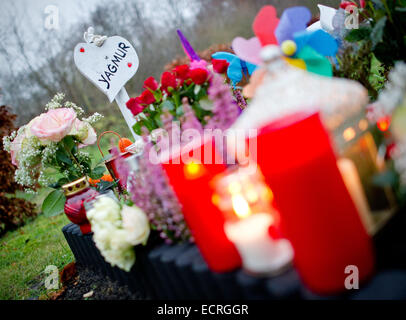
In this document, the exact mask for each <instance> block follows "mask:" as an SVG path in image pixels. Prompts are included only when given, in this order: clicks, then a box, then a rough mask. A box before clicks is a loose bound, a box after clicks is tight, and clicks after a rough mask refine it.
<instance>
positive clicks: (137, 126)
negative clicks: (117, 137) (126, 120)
mask: <svg viewBox="0 0 406 320" xmlns="http://www.w3.org/2000/svg"><path fill="white" fill-rule="evenodd" d="M143 126H144V120H140V121H137V122H136V124H134V125H133V130H134V132H135V133H136V134H138V135H139V136H140V135H141V133H142V132H141V128H142V127H143Z"/></svg>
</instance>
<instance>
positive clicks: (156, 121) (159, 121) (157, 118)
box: [154, 113, 163, 128]
mask: <svg viewBox="0 0 406 320" xmlns="http://www.w3.org/2000/svg"><path fill="white" fill-rule="evenodd" d="M154 120H155V123H156V124H157V126H158V127H160V128H162V127H163V123H162V121H161V115H160V114H159V113H157V114H156V115H155V116H154Z"/></svg>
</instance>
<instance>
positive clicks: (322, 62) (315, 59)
mask: <svg viewBox="0 0 406 320" xmlns="http://www.w3.org/2000/svg"><path fill="white" fill-rule="evenodd" d="M297 58H298V59H302V60H304V62H305V63H306V69H307V71H309V72H312V73H315V74H318V75H322V76H326V77H332V76H333V67H332V66H331V63H330V61H329V60H328V59H327V58H326V57H324V56H322V55H321V54H319V53H318V52H317V51H316V50H314V49H313V48H311V47H310V46H304V47H303V48H302V50H300V52H299V53H298V54H297Z"/></svg>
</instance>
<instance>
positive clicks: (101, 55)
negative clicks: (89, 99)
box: [73, 36, 139, 102]
mask: <svg viewBox="0 0 406 320" xmlns="http://www.w3.org/2000/svg"><path fill="white" fill-rule="evenodd" d="M73 57H74V60H75V64H76V66H77V67H78V69H79V71H80V72H81V73H82V74H83V75H84V76H85V77H86V78H88V79H89V80H90V81H91V82H93V84H95V85H96V87H98V88H99V89H100V90H101V91H102V92H104V93H105V94H106V95H107V97H108V98H109V100H110V102H112V101H113V100H114V98H115V97H116V95H117V93H118V92H119V91H120V90H121V88H122V87H124V85H125V84H126V83H127V81H128V80H130V79H131V78H132V77H133V76H134V74H135V73H136V72H137V69H138V66H139V59H138V55H137V52H136V51H135V49H134V48H133V46H132V45H131V44H130V42H129V41H127V40H126V39H124V38H122V37H119V36H114V37H109V38H107V40H106V41H105V42H104V43H103V45H102V46H101V47H98V46H96V45H95V44H93V43H78V44H77V45H76V47H75V51H74V55H73Z"/></svg>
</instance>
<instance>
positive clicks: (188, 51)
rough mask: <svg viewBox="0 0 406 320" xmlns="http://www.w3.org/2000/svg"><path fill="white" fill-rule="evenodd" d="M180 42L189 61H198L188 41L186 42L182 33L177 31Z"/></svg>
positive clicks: (198, 58)
mask: <svg viewBox="0 0 406 320" xmlns="http://www.w3.org/2000/svg"><path fill="white" fill-rule="evenodd" d="M177 33H178V36H179V39H180V42H181V43H182V47H183V50H184V51H185V53H186V54H187V55H188V56H189V59H190V61H193V60H197V61H200V57H199V56H198V55H197V54H196V52H195V50H193V48H192V46H191V45H190V43H189V41H187V39H186V37H185V36H184V35H183V33H182V31H180V30H179V29H178V30H177Z"/></svg>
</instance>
